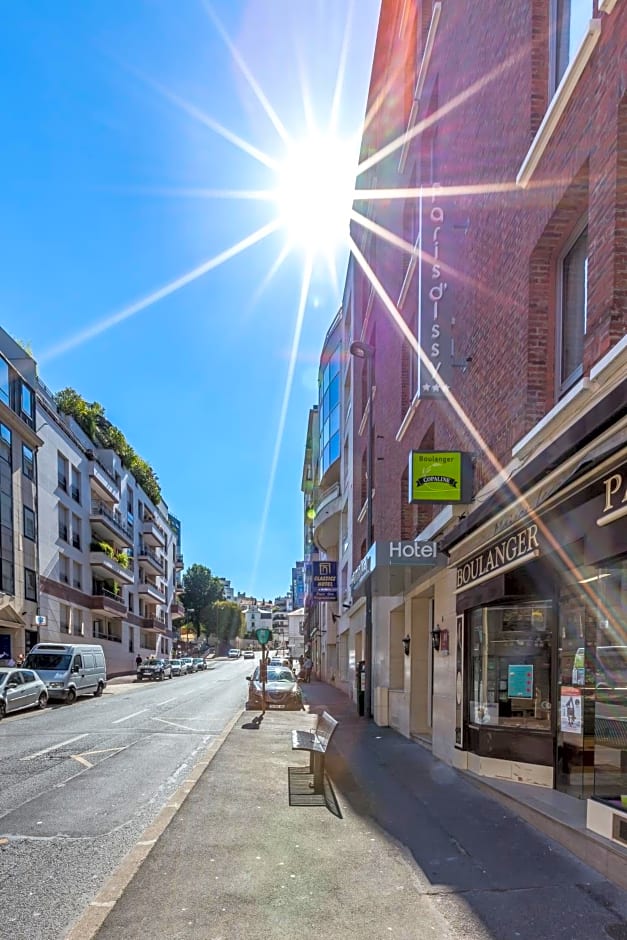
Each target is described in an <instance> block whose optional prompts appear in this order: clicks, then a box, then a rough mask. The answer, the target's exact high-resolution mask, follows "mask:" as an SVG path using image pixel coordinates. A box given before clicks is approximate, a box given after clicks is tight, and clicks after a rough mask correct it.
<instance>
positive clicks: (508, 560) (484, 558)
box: [455, 523, 540, 593]
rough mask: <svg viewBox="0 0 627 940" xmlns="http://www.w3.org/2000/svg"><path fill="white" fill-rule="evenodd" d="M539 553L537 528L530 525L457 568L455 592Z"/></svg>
mask: <svg viewBox="0 0 627 940" xmlns="http://www.w3.org/2000/svg"><path fill="white" fill-rule="evenodd" d="M539 554H540V544H539V541H538V526H537V525H536V524H535V523H531V524H530V525H528V526H525V528H524V529H520V530H519V531H518V532H514V533H513V534H512V535H510V536H508V538H505V539H503V540H502V541H501V542H497V543H496V545H492V546H491V547H490V548H487V549H486V550H485V551H483V552H481V553H480V554H479V555H475V556H474V557H472V558H470V559H469V560H468V561H465V562H464V563H463V564H461V565H459V566H458V568H457V574H456V583H455V593H458V592H459V591H465V590H466V589H467V588H470V587H474V586H475V585H476V584H481V583H482V582H483V581H487V580H488V579H489V578H493V577H494V576H495V575H497V574H504V573H505V572H506V571H510V570H511V569H512V568H517V567H518V565H522V564H525V562H528V561H532V560H533V559H534V558H537V557H538V555H539Z"/></svg>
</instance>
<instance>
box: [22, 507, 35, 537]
mask: <svg viewBox="0 0 627 940" xmlns="http://www.w3.org/2000/svg"><path fill="white" fill-rule="evenodd" d="M36 537H37V536H36V531H35V513H34V512H33V510H32V509H29V508H28V506H24V538H26V539H31V540H32V541H33V542H34V541H35V539H36Z"/></svg>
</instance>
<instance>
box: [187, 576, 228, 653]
mask: <svg viewBox="0 0 627 940" xmlns="http://www.w3.org/2000/svg"><path fill="white" fill-rule="evenodd" d="M221 597H222V584H221V582H220V581H219V579H218V578H214V576H213V575H212V574H211V569H210V568H207V567H206V566H205V565H198V564H194V565H191V566H190V567H189V568H188V569H187V571H186V572H185V574H184V575H183V604H184V605H185V608H186V610H187V611H188V612H190V613H191V617H190V619H189V620H188V622H189V623H191V625H192V626H193V628H194V633H195V634H196V636H197V637H198V636H200V629H201V626H203V625H204V626H205V632H207V633H208V632H209V631H208V629H207V627H208V626H209V625H210V618H209V613H208V612H209V611H210V610H211V608H212V606H213V605H214V604H215V603H216V601H218V600H220V598H221Z"/></svg>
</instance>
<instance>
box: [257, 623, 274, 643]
mask: <svg viewBox="0 0 627 940" xmlns="http://www.w3.org/2000/svg"><path fill="white" fill-rule="evenodd" d="M255 636H256V637H257V643H260V644H261V645H262V646H265V645H266V643H268V642H269V641H270V640H271V639H272V630H269V629H268V627H259V629H258V630H255Z"/></svg>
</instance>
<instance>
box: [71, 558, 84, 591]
mask: <svg viewBox="0 0 627 940" xmlns="http://www.w3.org/2000/svg"><path fill="white" fill-rule="evenodd" d="M72 587H75V588H76V589H77V591H81V590H82V589H83V566H82V565H81V564H79V563H78V562H77V561H73V562H72Z"/></svg>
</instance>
